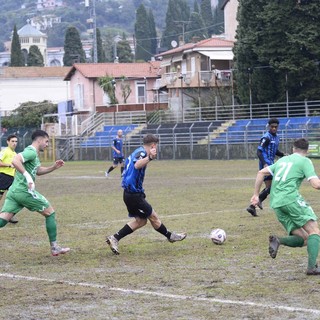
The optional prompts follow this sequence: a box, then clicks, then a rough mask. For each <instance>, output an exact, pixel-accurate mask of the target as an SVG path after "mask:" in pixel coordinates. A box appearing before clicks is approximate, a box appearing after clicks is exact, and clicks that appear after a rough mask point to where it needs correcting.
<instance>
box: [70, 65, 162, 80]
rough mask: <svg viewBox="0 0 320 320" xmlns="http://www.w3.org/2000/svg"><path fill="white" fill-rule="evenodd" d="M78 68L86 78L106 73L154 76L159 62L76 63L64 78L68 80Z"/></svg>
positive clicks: (111, 75)
mask: <svg viewBox="0 0 320 320" xmlns="http://www.w3.org/2000/svg"><path fill="white" fill-rule="evenodd" d="M76 70H78V71H79V72H80V73H81V74H82V75H83V76H84V77H86V78H100V77H104V76H106V75H108V76H110V77H114V78H121V77H123V76H124V77H127V78H143V77H146V78H156V77H158V76H159V71H160V62H159V61H151V62H141V63H76V64H74V65H73V67H72V68H71V69H70V71H69V72H68V74H67V75H66V77H65V79H64V80H70V78H71V77H72V75H73V74H74V72H75V71H76Z"/></svg>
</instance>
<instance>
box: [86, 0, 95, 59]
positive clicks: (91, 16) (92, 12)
mask: <svg viewBox="0 0 320 320" xmlns="http://www.w3.org/2000/svg"><path fill="white" fill-rule="evenodd" d="M91 2H92V11H90V22H91V23H92V28H93V63H97V62H98V48H97V19H96V0H91ZM85 6H86V7H90V0H85Z"/></svg>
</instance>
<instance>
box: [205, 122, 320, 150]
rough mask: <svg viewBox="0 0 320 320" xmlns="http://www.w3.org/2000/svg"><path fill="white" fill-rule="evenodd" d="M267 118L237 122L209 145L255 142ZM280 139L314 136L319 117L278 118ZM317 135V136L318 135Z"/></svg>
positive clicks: (319, 127) (262, 130)
mask: <svg viewBox="0 0 320 320" xmlns="http://www.w3.org/2000/svg"><path fill="white" fill-rule="evenodd" d="M268 120H269V118H263V119H246V120H237V121H235V123H234V124H233V125H232V126H230V127H229V128H226V130H225V132H222V133H220V134H219V135H218V136H217V137H214V138H213V139H212V140H211V144H226V143H233V144H237V143H249V142H257V141H259V139H260V138H261V136H262V135H263V133H264V132H265V131H266V130H267V126H268ZM278 120H279V122H280V126H279V130H278V134H279V135H280V138H282V139H283V138H286V139H295V138H299V137H304V136H308V135H309V134H310V133H311V134H312V135H313V134H316V133H317V132H319V129H320V117H319V116H315V117H295V118H293V117H292V118H278ZM318 135H319V134H318Z"/></svg>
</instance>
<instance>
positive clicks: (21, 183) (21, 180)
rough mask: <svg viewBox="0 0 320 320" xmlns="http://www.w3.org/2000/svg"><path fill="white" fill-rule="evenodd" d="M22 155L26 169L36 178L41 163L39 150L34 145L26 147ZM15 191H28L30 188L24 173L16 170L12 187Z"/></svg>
mask: <svg viewBox="0 0 320 320" xmlns="http://www.w3.org/2000/svg"><path fill="white" fill-rule="evenodd" d="M20 155H21V156H22V159H23V165H24V168H25V169H26V171H27V172H28V173H29V174H30V175H31V177H32V179H33V181H35V179H36V174H37V170H38V168H39V167H40V165H41V163H40V160H39V157H38V153H37V150H36V149H35V148H34V147H33V146H31V145H30V146H28V147H26V148H25V149H24V150H23V151H22V152H21V153H20ZM10 190H11V191H13V192H19V191H26V190H28V183H27V180H26V178H25V177H24V175H23V174H21V173H20V172H19V171H18V170H16V175H15V177H14V180H13V183H12V185H11V187H10Z"/></svg>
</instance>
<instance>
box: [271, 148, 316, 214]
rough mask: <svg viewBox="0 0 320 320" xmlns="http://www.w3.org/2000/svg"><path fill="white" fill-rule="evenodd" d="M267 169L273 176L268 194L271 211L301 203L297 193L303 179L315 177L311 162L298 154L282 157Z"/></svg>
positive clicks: (301, 199) (300, 197)
mask: <svg viewBox="0 0 320 320" xmlns="http://www.w3.org/2000/svg"><path fill="white" fill-rule="evenodd" d="M268 169H269V171H270V173H271V174H272V175H273V179H272V185H271V192H270V206H271V208H273V209H274V208H279V207H283V206H285V205H288V204H290V203H293V202H295V201H297V200H300V201H303V198H302V196H301V195H300V193H299V188H300V185H301V182H302V181H303V180H304V179H305V178H307V179H308V180H310V179H311V178H316V177H317V175H316V173H315V170H314V166H313V164H312V162H311V160H310V159H309V158H307V157H304V156H301V155H300V154H298V153H294V154H292V155H290V156H287V157H282V158H281V159H279V160H278V161H277V162H276V163H275V164H273V165H272V166H269V167H268Z"/></svg>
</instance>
